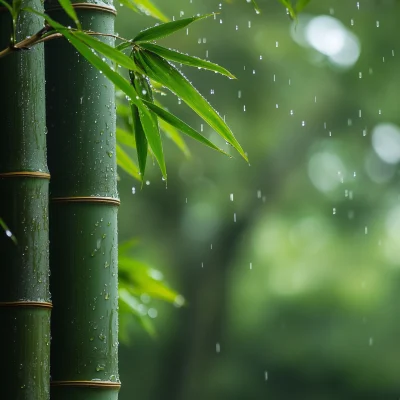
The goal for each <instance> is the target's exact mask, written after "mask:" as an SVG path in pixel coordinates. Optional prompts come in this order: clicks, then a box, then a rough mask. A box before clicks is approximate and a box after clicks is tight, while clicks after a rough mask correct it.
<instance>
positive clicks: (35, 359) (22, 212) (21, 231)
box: [0, 0, 51, 400]
mask: <svg viewBox="0 0 400 400" xmlns="http://www.w3.org/2000/svg"><path fill="white" fill-rule="evenodd" d="M22 6H23V7H32V8H34V9H36V10H38V11H43V6H42V4H41V2H40V0H26V1H23V4H22ZM42 27H43V21H42V19H41V18H40V17H37V16H36V15H33V14H29V13H26V12H23V13H22V14H21V15H20V18H19V21H18V26H17V30H16V39H17V41H21V40H24V39H25V38H26V37H27V36H28V35H33V34H35V33H36V32H37V31H39V30H40V29H41V28H42ZM11 35H12V21H11V16H10V14H9V13H8V12H7V11H5V10H2V12H0V48H1V49H3V48H6V47H7V46H8V45H9V43H10V38H11ZM0 79H1V83H0V87H1V91H0V110H1V111H0V140H1V146H0V215H1V217H2V218H3V219H4V221H5V222H6V224H7V226H8V227H9V229H10V231H11V232H12V233H13V234H14V235H15V237H16V240H17V243H14V242H13V241H11V240H10V239H9V238H8V237H7V235H4V233H3V234H1V235H0V256H1V264H0V265H1V267H0V268H1V270H2V278H1V279H0V355H1V356H0V357H1V361H0V376H1V388H0V397H1V398H4V399H16V400H31V399H35V400H36V399H37V400H48V399H49V397H50V390H49V381H50V380H49V372H50V365H49V356H50V354H49V353H50V312H51V303H50V294H49V270H48V245H49V243H48V182H49V175H48V170H47V163H46V127H45V98H44V59H43V45H38V46H35V48H34V49H32V50H30V51H14V52H12V54H9V55H8V56H7V57H4V58H2V59H1V60H0Z"/></svg>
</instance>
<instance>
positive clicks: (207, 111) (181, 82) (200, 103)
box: [136, 50, 248, 161]
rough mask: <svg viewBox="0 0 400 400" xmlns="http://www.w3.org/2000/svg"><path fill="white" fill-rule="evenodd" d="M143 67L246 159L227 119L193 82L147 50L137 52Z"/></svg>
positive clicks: (151, 76)
mask: <svg viewBox="0 0 400 400" xmlns="http://www.w3.org/2000/svg"><path fill="white" fill-rule="evenodd" d="M136 54H137V58H138V60H139V61H140V63H141V67H143V69H144V70H145V72H146V74H147V75H148V76H149V77H150V78H151V79H153V80H155V81H157V82H159V83H161V84H162V85H164V86H166V87H167V88H168V89H170V90H171V91H172V92H173V93H175V94H176V95H177V96H178V97H180V98H181V99H182V100H183V101H185V103H186V104H187V105H188V106H189V107H191V108H192V109H193V110H194V111H195V112H196V113H197V114H198V115H199V116H200V117H202V118H203V119H204V120H205V121H206V122H207V123H208V124H209V125H210V126H211V127H212V128H213V129H214V130H215V131H216V132H217V133H218V134H219V135H221V136H222V137H223V138H224V139H225V140H226V141H227V142H228V143H230V144H231V145H232V146H233V147H235V149H236V150H237V151H238V152H239V153H240V155H241V156H242V157H243V158H244V159H245V160H246V161H248V159H247V156H246V154H245V153H244V151H243V149H242V147H241V146H240V144H239V142H238V141H237V140H236V138H235V137H234V136H233V133H232V132H231V130H230V129H229V127H228V125H227V124H226V123H225V121H224V120H223V119H222V118H221V117H220V116H219V115H218V114H217V112H216V111H215V110H214V109H213V108H212V107H211V105H210V104H209V103H208V102H207V100H206V99H205V98H204V97H203V96H202V95H201V94H200V93H199V92H198V91H197V90H196V89H195V88H194V87H193V86H192V84H191V83H190V82H189V81H188V80H187V79H186V78H185V77H184V76H183V75H182V74H181V73H180V72H179V71H178V70H177V69H176V68H175V67H174V66H173V65H171V64H169V63H168V62H167V61H166V60H164V59H163V58H161V57H159V56H158V55H156V54H154V53H151V52H148V51H146V50H144V51H139V52H136Z"/></svg>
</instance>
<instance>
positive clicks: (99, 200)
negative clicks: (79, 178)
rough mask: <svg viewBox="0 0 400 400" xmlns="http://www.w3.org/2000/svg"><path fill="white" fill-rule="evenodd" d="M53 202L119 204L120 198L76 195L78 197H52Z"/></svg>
mask: <svg viewBox="0 0 400 400" xmlns="http://www.w3.org/2000/svg"><path fill="white" fill-rule="evenodd" d="M51 201H52V202H53V203H106V204H113V205H117V206H119V205H120V200H119V199H115V198H113V197H97V196H78V197H53V198H52V199H51Z"/></svg>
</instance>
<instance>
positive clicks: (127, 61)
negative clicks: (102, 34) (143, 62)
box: [71, 32, 138, 71]
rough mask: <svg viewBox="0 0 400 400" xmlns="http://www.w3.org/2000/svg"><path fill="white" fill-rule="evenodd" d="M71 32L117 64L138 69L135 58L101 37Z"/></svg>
mask: <svg viewBox="0 0 400 400" xmlns="http://www.w3.org/2000/svg"><path fill="white" fill-rule="evenodd" d="M71 33H72V35H74V36H75V37H76V38H78V39H79V40H80V41H82V42H83V43H85V44H86V45H88V46H89V47H91V48H92V49H94V50H96V51H97V52H98V53H100V54H103V55H104V56H106V57H107V58H109V59H110V60H112V61H115V62H116V63H117V64H119V65H121V67H124V68H127V69H130V70H134V71H138V69H137V67H136V65H135V63H134V62H133V60H132V59H131V58H130V57H128V56H127V55H125V54H124V53H122V52H121V51H119V50H117V49H115V48H114V47H111V46H109V45H108V44H106V43H104V42H102V41H101V40H99V39H96V38H95V37H93V36H91V35H88V34H87V33H85V32H71Z"/></svg>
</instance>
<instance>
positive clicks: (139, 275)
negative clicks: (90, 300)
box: [118, 256, 184, 305]
mask: <svg viewBox="0 0 400 400" xmlns="http://www.w3.org/2000/svg"><path fill="white" fill-rule="evenodd" d="M118 264H119V268H120V277H121V279H122V281H123V282H124V283H125V284H127V283H128V284H130V292H131V293H134V294H142V293H147V294H148V295H149V296H152V297H154V298H158V299H160V300H164V301H167V302H170V303H175V304H177V305H183V304H184V299H183V297H182V296H180V295H179V293H177V292H176V291H175V290H173V289H171V288H169V287H168V286H167V285H166V284H165V283H164V282H163V281H162V279H163V276H162V274H161V273H160V272H159V271H157V270H155V269H153V268H150V267H149V266H147V265H146V264H143V263H141V262H139V261H137V260H135V259H133V258H131V257H121V256H120V257H119V258H118Z"/></svg>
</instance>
